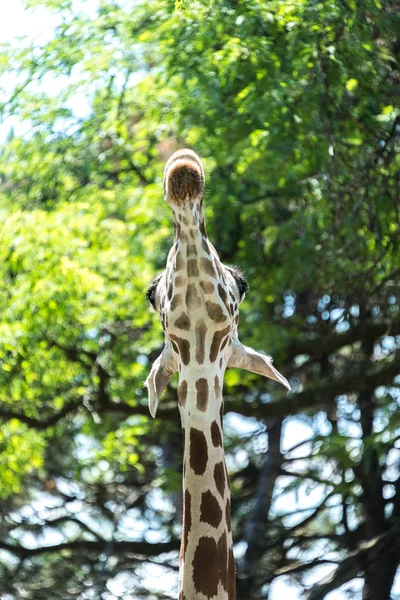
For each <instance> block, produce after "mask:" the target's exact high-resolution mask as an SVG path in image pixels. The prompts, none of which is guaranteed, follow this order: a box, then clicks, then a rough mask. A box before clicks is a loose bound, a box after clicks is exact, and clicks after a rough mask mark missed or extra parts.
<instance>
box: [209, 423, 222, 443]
mask: <svg viewBox="0 0 400 600" xmlns="http://www.w3.org/2000/svg"><path fill="white" fill-rule="evenodd" d="M211 440H212V443H213V446H214V447H215V448H218V446H220V447H222V435H221V430H220V428H219V425H218V423H217V421H213V422H212V423H211Z"/></svg>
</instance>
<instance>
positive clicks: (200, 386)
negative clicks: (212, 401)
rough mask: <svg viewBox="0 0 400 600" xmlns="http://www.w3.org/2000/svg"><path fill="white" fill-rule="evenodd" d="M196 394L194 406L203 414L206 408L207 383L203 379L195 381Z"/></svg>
mask: <svg viewBox="0 0 400 600" xmlns="http://www.w3.org/2000/svg"><path fill="white" fill-rule="evenodd" d="M196 392H197V394H196V406H197V408H198V409H199V410H201V411H202V412H205V411H206V410H207V406H208V381H207V379H206V378H205V377H200V379H198V380H197V381H196Z"/></svg>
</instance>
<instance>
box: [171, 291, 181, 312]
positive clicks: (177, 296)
mask: <svg viewBox="0 0 400 600" xmlns="http://www.w3.org/2000/svg"><path fill="white" fill-rule="evenodd" d="M181 304H182V294H175V296H174V297H173V298H172V302H171V311H172V312H174V310H176V309H177V308H178V306H180V305H181Z"/></svg>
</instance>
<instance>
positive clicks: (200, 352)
mask: <svg viewBox="0 0 400 600" xmlns="http://www.w3.org/2000/svg"><path fill="white" fill-rule="evenodd" d="M206 333H207V327H206V325H205V323H204V321H203V319H199V320H198V321H197V323H196V328H195V336H196V360H197V362H198V363H199V365H202V364H203V362H204V353H205V339H206Z"/></svg>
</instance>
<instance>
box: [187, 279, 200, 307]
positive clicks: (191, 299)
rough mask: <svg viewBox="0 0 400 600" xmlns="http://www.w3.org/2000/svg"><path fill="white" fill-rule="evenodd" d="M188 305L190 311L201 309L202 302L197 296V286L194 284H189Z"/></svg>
mask: <svg viewBox="0 0 400 600" xmlns="http://www.w3.org/2000/svg"><path fill="white" fill-rule="evenodd" d="M186 304H187V307H188V308H189V309H190V310H194V309H195V308H200V305H201V300H200V298H199V296H198V294H197V290H196V286H195V284H194V283H189V285H188V286H187V289H186Z"/></svg>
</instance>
